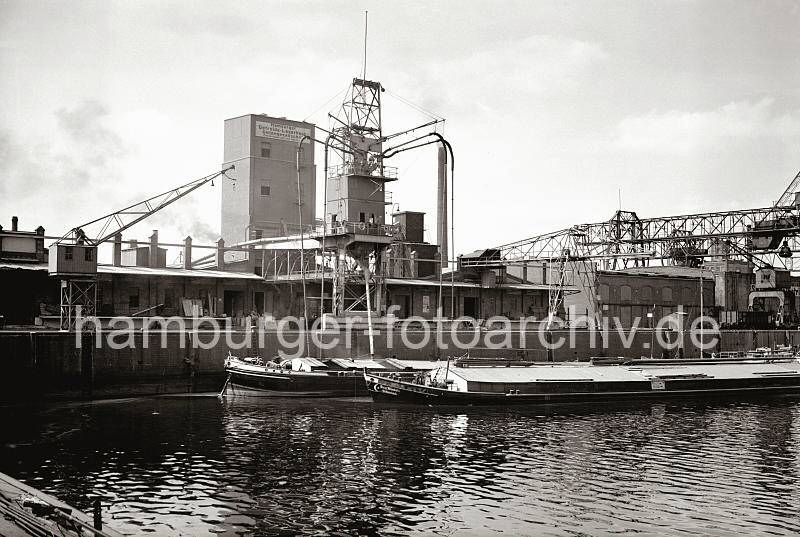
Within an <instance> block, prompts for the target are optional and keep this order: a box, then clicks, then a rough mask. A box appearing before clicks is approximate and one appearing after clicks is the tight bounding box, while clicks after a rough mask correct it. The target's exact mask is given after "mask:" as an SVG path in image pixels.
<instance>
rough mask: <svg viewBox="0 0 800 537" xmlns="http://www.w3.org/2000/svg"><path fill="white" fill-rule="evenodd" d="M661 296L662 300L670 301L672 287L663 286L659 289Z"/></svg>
mask: <svg viewBox="0 0 800 537" xmlns="http://www.w3.org/2000/svg"><path fill="white" fill-rule="evenodd" d="M661 298H662V300H663V301H664V302H672V288H671V287H665V288H663V289H662V290H661Z"/></svg>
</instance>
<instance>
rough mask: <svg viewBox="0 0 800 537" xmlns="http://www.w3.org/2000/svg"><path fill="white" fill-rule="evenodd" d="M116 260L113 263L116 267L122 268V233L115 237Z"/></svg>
mask: <svg viewBox="0 0 800 537" xmlns="http://www.w3.org/2000/svg"><path fill="white" fill-rule="evenodd" d="M113 257H114V259H113V260H112V263H113V265H114V266H115V267H121V266H122V233H117V234H116V235H114V255H113Z"/></svg>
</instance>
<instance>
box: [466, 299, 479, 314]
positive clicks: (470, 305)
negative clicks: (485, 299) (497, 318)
mask: <svg viewBox="0 0 800 537" xmlns="http://www.w3.org/2000/svg"><path fill="white" fill-rule="evenodd" d="M464 315H465V316H467V317H472V318H473V319H477V318H478V298H477V297H474V296H465V297H464Z"/></svg>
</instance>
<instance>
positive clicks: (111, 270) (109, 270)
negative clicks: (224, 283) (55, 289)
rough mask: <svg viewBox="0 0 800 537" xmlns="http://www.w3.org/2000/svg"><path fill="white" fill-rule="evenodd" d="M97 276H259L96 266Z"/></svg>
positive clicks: (203, 271)
mask: <svg viewBox="0 0 800 537" xmlns="http://www.w3.org/2000/svg"><path fill="white" fill-rule="evenodd" d="M97 272H98V274H124V275H134V276H177V277H184V278H225V279H234V280H260V279H261V276H259V275H257V274H253V273H252V272H227V271H224V270H196V269H191V270H187V269H182V268H150V267H115V266H113V265H98V266H97Z"/></svg>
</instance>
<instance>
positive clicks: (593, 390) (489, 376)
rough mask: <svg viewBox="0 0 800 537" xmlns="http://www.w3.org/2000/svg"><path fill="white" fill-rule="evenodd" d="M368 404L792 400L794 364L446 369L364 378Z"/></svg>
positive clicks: (610, 363) (797, 372)
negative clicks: (772, 397) (406, 376)
mask: <svg viewBox="0 0 800 537" xmlns="http://www.w3.org/2000/svg"><path fill="white" fill-rule="evenodd" d="M364 380H365V383H366V386H367V389H368V390H369V393H370V395H371V396H372V398H373V400H375V401H401V402H411V403H424V404H433V405H437V404H451V405H471V404H493V405H512V404H553V403H571V402H600V401H625V400H641V399H649V400H658V399H671V398H697V399H702V398H707V397H715V396H722V397H733V398H746V397H750V396H754V395H778V394H800V360H798V358H797V357H761V358H743V359H730V360H724V359H704V360H649V359H642V360H622V359H620V360H595V361H592V362H588V363H587V362H562V363H556V364H554V363H541V362H539V363H528V364H519V363H516V364H505V365H499V364H498V365H485V364H481V365H474V364H469V363H463V364H461V363H452V364H451V363H449V362H448V363H446V364H442V365H440V366H439V367H437V368H434V369H432V370H431V371H429V372H428V373H425V374H422V375H420V376H418V378H417V379H412V380H408V379H397V378H389V377H388V376H386V375H381V374H376V373H371V372H364Z"/></svg>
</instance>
